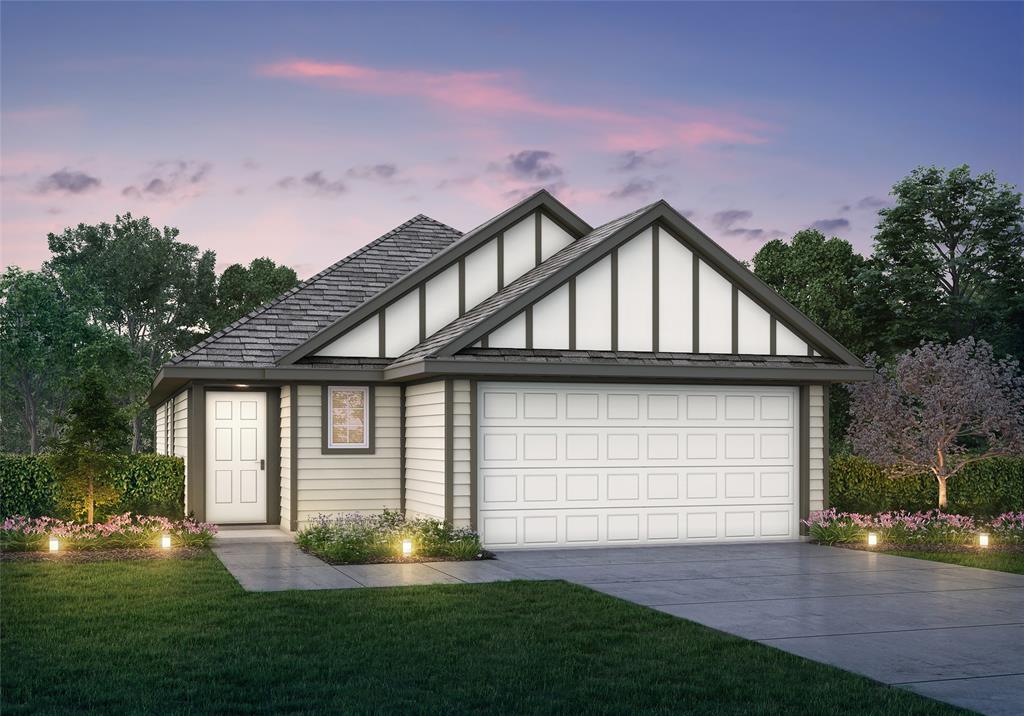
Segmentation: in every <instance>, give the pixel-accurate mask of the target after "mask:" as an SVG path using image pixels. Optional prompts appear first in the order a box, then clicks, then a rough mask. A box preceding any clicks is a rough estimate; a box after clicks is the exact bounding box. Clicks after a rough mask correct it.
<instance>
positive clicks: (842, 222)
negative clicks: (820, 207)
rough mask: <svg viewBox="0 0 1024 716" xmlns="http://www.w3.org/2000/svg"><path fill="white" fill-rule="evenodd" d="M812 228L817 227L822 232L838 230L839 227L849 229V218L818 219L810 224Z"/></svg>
mask: <svg viewBox="0 0 1024 716" xmlns="http://www.w3.org/2000/svg"><path fill="white" fill-rule="evenodd" d="M811 228H812V229H817V230H818V231H820V232H822V233H823V234H827V233H829V232H830V231H839V230H840V229H843V230H845V229H849V228H850V221H849V219H818V220H817V221H815V222H814V223H812V224H811Z"/></svg>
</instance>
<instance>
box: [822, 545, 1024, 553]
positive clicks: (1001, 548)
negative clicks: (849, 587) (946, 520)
mask: <svg viewBox="0 0 1024 716" xmlns="http://www.w3.org/2000/svg"><path fill="white" fill-rule="evenodd" d="M832 546H833V547H842V548H843V549H855V550H858V551H860V552H950V553H958V554H982V553H985V552H1024V544H990V545H989V546H988V547H985V548H984V549H982V548H981V547H978V546H977V545H958V544H889V543H886V544H882V545H878V546H876V547H869V546H867V545H866V544H862V543H859V542H857V543H850V544H834V545H832Z"/></svg>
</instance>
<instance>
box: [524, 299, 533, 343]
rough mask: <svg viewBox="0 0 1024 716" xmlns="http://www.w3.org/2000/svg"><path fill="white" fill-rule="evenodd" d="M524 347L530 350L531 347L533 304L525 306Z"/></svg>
mask: <svg viewBox="0 0 1024 716" xmlns="http://www.w3.org/2000/svg"><path fill="white" fill-rule="evenodd" d="M525 315H526V320H525V321H524V322H525V323H526V348H527V350H530V349H532V348H533V306H532V305H530V306H527V307H526V311H525Z"/></svg>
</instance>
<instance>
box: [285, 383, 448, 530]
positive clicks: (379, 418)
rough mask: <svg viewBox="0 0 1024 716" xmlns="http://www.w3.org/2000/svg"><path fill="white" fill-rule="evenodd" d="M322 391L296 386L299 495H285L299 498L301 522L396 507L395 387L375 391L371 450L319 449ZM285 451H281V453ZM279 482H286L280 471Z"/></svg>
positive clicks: (398, 467)
mask: <svg viewBox="0 0 1024 716" xmlns="http://www.w3.org/2000/svg"><path fill="white" fill-rule="evenodd" d="M321 390H322V389H321V386H319V385H300V386H299V388H298V405H297V406H296V409H295V417H296V420H297V421H298V426H297V427H298V443H297V448H298V461H297V465H296V469H297V470H298V489H297V495H294V496H292V495H289V500H291V499H297V500H298V522H299V526H300V527H301V526H302V525H304V524H306V523H307V522H308V521H309V520H310V519H311V518H312V517H315V516H316V515H318V514H344V513H346V512H356V511H362V512H378V511H380V510H382V509H384V508H390V509H394V510H397V509H399V508H400V505H401V503H400V500H401V465H400V454H401V446H400V439H401V436H400V431H401V426H400V409H401V408H400V405H399V402H400V389H399V387H398V386H392V385H382V386H377V388H376V389H375V391H374V393H375V404H374V452H373V453H372V454H369V455H367V454H361V455H339V454H337V453H332V454H329V455H324V454H322V452H321V441H322V430H323V429H324V426H323V425H322V422H321V421H322V413H321V410H322V408H321V404H320V401H321ZM289 427H290V426H289ZM282 433H283V431H282ZM289 449H290V445H289ZM442 452H443V450H442ZM283 453H284V451H283V450H282V458H283ZM289 467H290V466H289ZM281 482H282V484H284V482H285V480H284V477H283V476H282V479H281Z"/></svg>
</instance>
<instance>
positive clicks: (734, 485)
mask: <svg viewBox="0 0 1024 716" xmlns="http://www.w3.org/2000/svg"><path fill="white" fill-rule="evenodd" d="M478 388H479V389H478V393H477V396H478V397H477V400H478V401H479V403H478V406H477V415H478V420H479V425H478V430H477V435H478V441H479V444H478V453H477V456H478V491H477V492H478V497H477V500H478V505H477V507H478V524H479V526H480V531H481V533H482V538H483V541H484V544H485V545H487V546H488V547H490V548H492V549H508V548H515V547H538V548H539V547H556V546H557V547H564V546H580V547H584V546H593V545H604V544H609V545H625V544H662V543H704V542H731V541H761V540H782V539H793V538H795V537H796V536H797V534H798V530H797V526H798V525H797V520H798V514H799V513H798V496H799V490H798V487H797V475H798V470H797V452H798V451H797V429H796V428H797V425H796V420H797V389H796V388H785V387H784V388H778V387H755V388H750V387H729V388H717V387H704V386H677V387H666V386H660V385H586V384H565V385H557V384H543V383H481V384H479V386H478Z"/></svg>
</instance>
